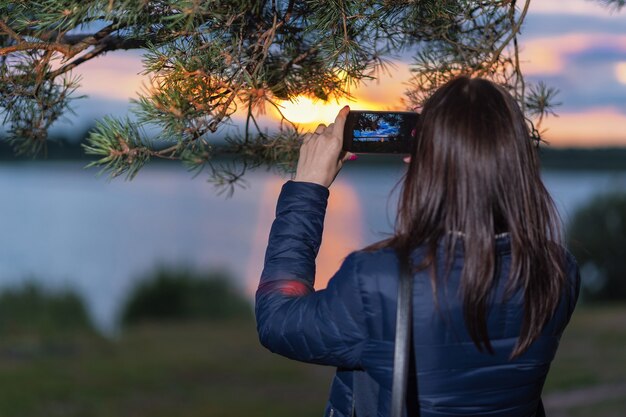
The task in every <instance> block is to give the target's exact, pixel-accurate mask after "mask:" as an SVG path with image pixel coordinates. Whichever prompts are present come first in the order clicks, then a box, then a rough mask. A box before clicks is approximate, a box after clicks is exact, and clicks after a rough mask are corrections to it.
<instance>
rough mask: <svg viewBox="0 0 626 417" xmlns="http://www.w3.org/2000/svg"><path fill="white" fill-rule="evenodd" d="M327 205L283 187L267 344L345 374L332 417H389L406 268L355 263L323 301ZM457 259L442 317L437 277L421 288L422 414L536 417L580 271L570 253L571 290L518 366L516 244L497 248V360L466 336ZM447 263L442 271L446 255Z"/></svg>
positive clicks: (265, 290) (264, 323) (259, 303)
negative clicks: (510, 289) (512, 285)
mask: <svg viewBox="0 0 626 417" xmlns="http://www.w3.org/2000/svg"><path fill="white" fill-rule="evenodd" d="M328 195H329V190H328V189H327V188H326V187H323V186H321V185H318V184H314V183H308V182H297V181H287V182H286V183H285V184H284V185H283V188H282V190H281V193H280V196H279V199H278V203H277V208H276V219H275V220H274V223H273V224H272V228H271V231H270V237H269V243H268V247H267V251H266V254H265V266H264V269H263V272H262V274H261V282H260V284H259V287H258V290H257V293H256V307H255V313H256V319H257V329H258V334H259V339H260V341H261V343H262V344H263V346H265V347H267V348H268V349H269V350H271V351H272V352H275V353H278V354H280V355H283V356H286V357H288V358H291V359H295V360H299V361H304V362H309V363H316V364H322V365H330V366H334V367H336V368H337V372H336V375H335V378H334V380H333V382H332V385H331V389H330V398H329V400H328V403H327V405H326V410H325V416H332V417H350V416H352V415H356V416H358V417H367V416H372V417H388V416H389V410H390V402H391V385H392V383H391V381H392V371H393V346H394V338H395V319H396V293H397V288H398V287H397V285H398V277H399V263H398V258H397V256H396V254H395V251H394V250H393V249H380V250H378V251H374V252H365V251H355V252H352V253H351V254H349V255H348V256H347V257H346V258H345V260H344V261H343V264H342V265H341V267H340V269H339V270H338V271H337V272H336V274H335V275H334V276H333V277H332V278H331V279H330V281H329V283H328V286H327V288H326V289H324V290H321V291H315V290H314V289H313V280H314V276H315V257H316V256H317V252H318V250H319V247H320V244H321V238H322V229H323V225H324V215H325V212H326V205H327V199H328ZM442 249H443V248H442ZM458 249H459V250H457V252H456V255H455V260H454V266H453V271H452V274H451V277H450V279H449V281H448V283H447V284H446V285H445V288H442V287H444V285H441V286H438V287H439V288H441V289H440V291H439V293H438V300H439V303H440V305H439V309H436V308H435V305H434V302H433V293H432V288H431V283H430V278H429V275H428V272H427V271H424V272H423V273H422V272H420V273H416V274H415V276H414V286H413V288H414V293H413V314H414V315H413V326H414V327H413V338H414V343H413V349H414V352H415V361H416V367H417V381H418V383H417V385H418V389H417V391H418V392H417V393H415V392H409V393H407V395H408V396H409V397H410V398H414V401H415V403H416V404H419V407H420V416H421V417H435V416H437V417H439V416H470V415H471V416H479V415H485V416H494V417H495V416H502V417H505V416H506V417H531V416H534V415H535V413H536V412H537V409H538V406H539V404H540V396H541V390H542V388H543V384H544V381H545V378H546V375H547V373H548V369H549V367H550V362H551V361H552V359H553V358H554V355H555V353H556V349H557V346H558V344H559V339H560V337H561V334H562V331H563V329H564V327H565V325H566V324H567V322H568V321H569V319H570V316H571V314H572V311H573V309H574V306H575V304H576V300H577V298H578V290H579V285H580V283H579V281H580V278H579V274H578V267H577V265H576V261H575V260H574V258H573V257H572V256H571V254H569V253H567V257H568V278H569V284H570V285H569V286H568V288H567V291H564V293H563V296H562V300H561V302H560V304H559V306H558V308H557V310H556V312H555V314H554V316H553V318H552V319H551V320H550V322H549V323H548V324H547V326H546V327H545V329H544V330H543V333H542V335H541V337H540V338H539V339H538V340H536V341H535V342H534V343H533V344H532V345H531V347H530V348H529V350H528V351H527V352H525V353H524V354H523V355H522V356H520V357H518V358H516V359H515V360H512V361H511V360H509V355H510V353H511V351H512V348H513V346H514V345H515V342H516V340H517V336H518V334H519V332H520V325H521V322H522V318H523V294H522V293H521V292H520V293H517V294H515V295H514V296H513V297H511V298H510V299H508V301H506V302H503V301H501V300H502V295H503V289H504V287H505V284H506V282H504V281H506V279H505V277H506V276H507V274H508V267H509V264H510V238H509V236H508V235H504V236H502V237H499V238H497V239H496V250H497V256H498V258H499V259H500V260H501V269H500V272H501V274H502V275H501V278H502V279H499V280H498V281H497V282H498V283H497V287H496V289H495V290H496V294H495V295H496V296H495V297H494V298H493V300H494V301H493V302H492V304H491V305H490V309H489V316H488V323H487V324H488V331H489V336H490V339H491V342H492V345H493V348H494V350H495V354H493V355H492V354H489V353H481V352H480V351H479V350H478V349H477V348H476V347H475V345H474V343H473V342H472V340H471V338H470V336H469V334H468V332H467V330H466V328H465V325H464V321H463V314H462V302H461V300H460V299H459V297H458V296H457V290H458V286H459V276H460V271H461V267H462V262H463V259H462V255H463V254H462V246H460V247H459V248H458ZM423 255H424V251H423V249H422V248H417V249H416V250H415V252H414V253H413V254H412V256H413V262H414V264H417V263H419V262H420V260H421V259H420V258H421V257H422V256H423ZM437 262H438V267H439V268H438V270H441V268H442V267H443V265H444V264H443V253H442V256H441V257H440V256H439V254H438V256H437ZM355 393H356V394H355ZM417 401H419V403H417Z"/></svg>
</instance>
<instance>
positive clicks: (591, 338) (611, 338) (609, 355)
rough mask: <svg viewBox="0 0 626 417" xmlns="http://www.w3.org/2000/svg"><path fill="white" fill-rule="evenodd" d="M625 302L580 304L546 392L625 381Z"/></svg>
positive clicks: (563, 339) (551, 373) (566, 331)
mask: <svg viewBox="0 0 626 417" xmlns="http://www.w3.org/2000/svg"><path fill="white" fill-rule="evenodd" d="M624 370H626V306H624V305H608V306H596V307H589V306H580V307H578V308H577V309H576V310H575V311H574V315H573V316H572V320H571V322H570V324H569V326H568V327H567V329H566V330H565V333H564V334H563V337H562V339H561V344H560V346H559V350H558V352H557V355H556V358H555V359H554V362H553V363H552V366H551V369H550V373H549V374H548V379H547V381H546V385H545V389H544V392H546V393H550V392H554V391H563V390H568V389H574V388H583V387H588V386H592V385H598V384H613V383H620V382H622V383H624V382H626V375H625V374H624Z"/></svg>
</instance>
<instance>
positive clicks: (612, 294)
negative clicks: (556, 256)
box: [567, 192, 626, 301]
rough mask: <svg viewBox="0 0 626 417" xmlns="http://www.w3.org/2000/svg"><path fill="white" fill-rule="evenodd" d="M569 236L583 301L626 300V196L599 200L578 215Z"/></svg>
mask: <svg viewBox="0 0 626 417" xmlns="http://www.w3.org/2000/svg"><path fill="white" fill-rule="evenodd" d="M567 234H568V237H567V239H568V246H569V248H570V250H571V251H572V253H573V254H574V256H575V257H576V259H577V260H578V264H579V266H580V268H581V278H582V283H583V285H582V293H583V297H584V298H585V299H589V300H622V301H623V300H626V193H619V192H615V193H611V194H605V195H601V196H598V197H596V198H595V199H594V200H593V201H592V202H591V203H589V204H588V205H586V206H584V207H582V208H581V209H579V210H578V211H577V212H576V213H575V214H574V216H573V217H572V221H571V223H570V225H569V228H568V233H567Z"/></svg>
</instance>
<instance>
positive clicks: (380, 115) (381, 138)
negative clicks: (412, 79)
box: [343, 110, 419, 154]
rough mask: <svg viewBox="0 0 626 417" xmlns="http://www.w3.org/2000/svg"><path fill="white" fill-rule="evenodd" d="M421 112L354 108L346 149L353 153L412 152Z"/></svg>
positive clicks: (346, 133)
mask: <svg viewBox="0 0 626 417" xmlns="http://www.w3.org/2000/svg"><path fill="white" fill-rule="evenodd" d="M418 118H419V113H415V112H388V111H368V110H351V111H350V113H348V117H347V118H346V123H345V126H344V132H343V150H345V151H349V152H353V153H392V154H397V153H401V154H408V153H411V145H412V142H413V140H414V136H415V128H416V126H417V121H418Z"/></svg>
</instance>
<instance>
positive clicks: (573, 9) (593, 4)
mask: <svg viewBox="0 0 626 417" xmlns="http://www.w3.org/2000/svg"><path fill="white" fill-rule="evenodd" d="M529 14H548V15H558V16H563V15H581V16H603V17H604V16H610V15H614V16H619V14H618V13H614V12H613V11H612V9H611V8H610V7H606V6H604V5H602V3H601V2H600V1H599V0H593V1H589V0H567V1H565V0H541V1H533V2H531V3H530V8H529Z"/></svg>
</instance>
